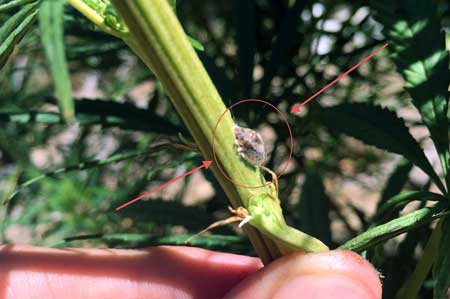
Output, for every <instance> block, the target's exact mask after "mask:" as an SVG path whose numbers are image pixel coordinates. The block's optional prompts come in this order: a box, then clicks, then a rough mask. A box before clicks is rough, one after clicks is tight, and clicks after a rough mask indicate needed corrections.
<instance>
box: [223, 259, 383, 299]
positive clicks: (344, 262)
mask: <svg viewBox="0 0 450 299" xmlns="http://www.w3.org/2000/svg"><path fill="white" fill-rule="evenodd" d="M299 295H301V296H302V298H368V299H371V298H374V299H378V298H381V282H380V279H379V274H378V272H377V271H376V270H375V269H374V268H373V267H372V265H371V264H370V263H369V262H367V261H366V260H364V259H363V258H362V257H360V256H359V255H357V254H356V253H353V252H350V251H329V252H324V253H315V254H306V255H305V254H293V255H290V256H286V257H283V258H280V259H279V260H277V261H275V262H273V263H271V264H270V265H268V266H267V267H265V268H264V269H262V270H261V271H259V272H258V273H256V274H255V275H253V276H251V277H249V278H248V279H246V280H244V281H243V282H242V283H240V284H239V285H238V286H237V287H236V288H235V289H233V291H232V292H230V293H229V295H228V297H226V298H228V299H231V298H233V299H240V298H261V299H263V298H277V299H290V298H298V296H299Z"/></svg>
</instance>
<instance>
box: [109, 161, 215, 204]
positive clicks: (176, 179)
mask: <svg viewBox="0 0 450 299" xmlns="http://www.w3.org/2000/svg"><path fill="white" fill-rule="evenodd" d="M212 162H213V161H209V160H207V161H203V162H202V165H201V166H198V167H196V168H194V169H192V170H191V171H188V172H186V173H183V174H181V175H179V176H177V177H175V178H173V179H171V180H170V181H168V182H166V183H164V184H162V185H161V186H158V187H156V188H154V189H152V190H149V191H147V192H145V193H144V194H141V195H139V196H138V197H136V198H135V199H132V200H130V201H129V202H126V203H124V204H123V205H121V206H119V207H117V208H116V211H119V210H121V209H123V208H125V207H127V206H129V205H131V204H133V203H135V202H137V201H139V200H141V199H143V198H145V197H147V196H149V195H150V194H152V193H155V192H157V191H159V190H161V189H162V188H164V187H167V186H169V185H170V184H172V183H174V182H176V181H178V180H179V179H182V178H184V177H186V176H188V175H191V174H193V173H194V172H197V171H199V170H200V169H202V168H206V169H208V168H209V166H211V163H212Z"/></svg>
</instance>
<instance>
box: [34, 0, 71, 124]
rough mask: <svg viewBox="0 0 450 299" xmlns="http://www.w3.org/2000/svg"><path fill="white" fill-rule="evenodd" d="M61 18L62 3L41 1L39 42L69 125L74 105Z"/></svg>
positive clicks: (59, 1)
mask: <svg viewBox="0 0 450 299" xmlns="http://www.w3.org/2000/svg"><path fill="white" fill-rule="evenodd" d="M63 18H64V1H62V0H55V1H52V0H44V1H42V3H41V7H40V10H39V28H40V30H41V41H42V44H43V46H44V49H45V53H46V55H47V61H48V63H49V65H50V73H51V75H52V78H53V82H54V85H55V94H56V97H57V100H58V105H59V109H60V111H61V114H62V115H63V117H64V120H65V121H66V122H68V123H70V122H73V121H74V118H75V105H74V100H73V98H72V87H71V83H70V76H69V67H68V64H67V60H66V54H65V47H64V32H63V29H64V27H63Z"/></svg>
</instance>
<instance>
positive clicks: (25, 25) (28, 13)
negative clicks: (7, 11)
mask: <svg viewBox="0 0 450 299" xmlns="http://www.w3.org/2000/svg"><path fill="white" fill-rule="evenodd" d="M37 12H38V6H37V4H36V3H32V4H28V5H25V6H24V7H23V8H22V9H21V10H19V11H18V12H17V13H16V14H14V15H13V16H12V17H10V18H9V19H8V20H7V21H6V22H5V23H4V24H3V25H2V27H0V69H1V68H2V67H3V66H4V65H5V63H6V60H7V59H8V57H9V55H10V54H11V52H12V51H13V49H14V46H15V45H16V44H17V43H18V42H19V41H20V40H21V39H22V37H23V36H24V35H25V33H27V31H28V29H29V28H30V26H31V24H32V23H33V22H34V20H35V19H36V15H37Z"/></svg>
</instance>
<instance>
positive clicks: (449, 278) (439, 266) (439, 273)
mask: <svg viewBox="0 0 450 299" xmlns="http://www.w3.org/2000/svg"><path fill="white" fill-rule="evenodd" d="M441 229H442V237H441V241H440V246H439V253H438V256H437V257H436V261H435V262H434V267H433V278H434V279H435V280H436V286H435V287H434V294H433V298H435V299H441V298H448V296H449V294H450V293H449V292H450V271H449V269H450V217H447V218H445V219H444V221H442V227H441Z"/></svg>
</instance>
